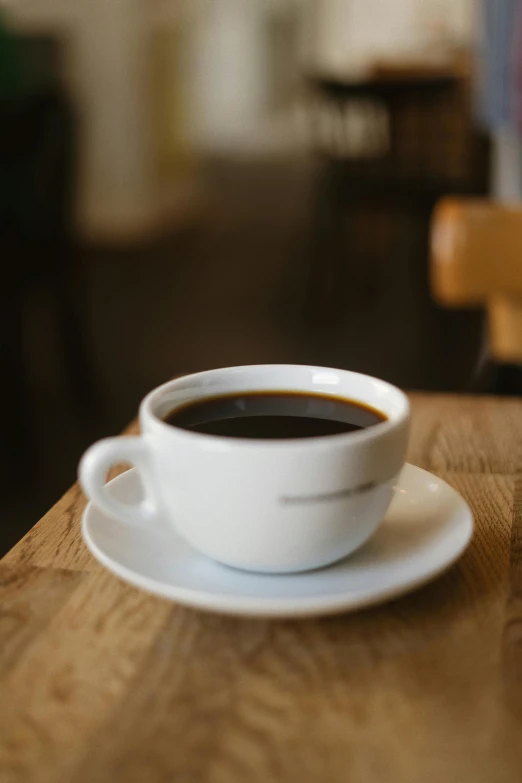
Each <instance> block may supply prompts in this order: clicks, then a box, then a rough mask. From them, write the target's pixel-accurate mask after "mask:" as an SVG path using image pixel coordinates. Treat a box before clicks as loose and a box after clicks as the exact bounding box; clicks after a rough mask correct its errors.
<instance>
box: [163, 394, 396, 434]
mask: <svg viewBox="0 0 522 783" xmlns="http://www.w3.org/2000/svg"><path fill="white" fill-rule="evenodd" d="M165 421H166V422H167V423H168V424H172V425H173V426H175V427H181V428H182V429H184V430H193V431H194V432H202V433H205V434H207V435H221V436H224V437H227V438H255V439H263V440H272V439H279V438H317V437H321V436H323V435H340V434H342V433H346V432H354V431H355V430H360V429H363V428H364V427H371V426H373V425H374V424H380V423H381V422H383V421H386V416H385V415H384V414H383V413H380V412H379V411H377V410H374V409H373V408H371V407H370V406H368V405H364V404H363V403H360V402H352V401H350V400H345V399H342V398H340V397H332V396H330V395H327V394H324V395H323V394H306V393H300V392H285V391H266V392H265V391H261V392H246V393H239V394H227V395H223V396H220V397H207V398H206V399H202V400H197V401H196V402H190V403H188V404H187V405H183V406H181V407H180V408H175V409H174V410H172V411H171V412H170V413H168V414H167V415H166V416H165Z"/></svg>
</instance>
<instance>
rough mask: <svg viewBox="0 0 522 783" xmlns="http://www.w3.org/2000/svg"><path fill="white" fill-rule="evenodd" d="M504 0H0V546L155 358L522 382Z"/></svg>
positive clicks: (146, 381)
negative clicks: (513, 339)
mask: <svg viewBox="0 0 522 783" xmlns="http://www.w3.org/2000/svg"><path fill="white" fill-rule="evenodd" d="M518 5H519V3H518V2H516V0H511V2H507V0H502V1H500V0H499V1H498V2H497V0H494V2H493V1H491V2H478V0H76V2H70V0H2V1H1V2H0V257H1V259H2V281H1V283H0V296H1V306H0V317H1V318H2V326H1V340H2V366H3V368H4V372H3V374H2V377H3V380H2V382H1V383H0V388H1V395H2V399H1V418H0V421H1V425H0V426H1V441H0V448H1V452H0V453H1V459H2V465H1V471H0V482H1V487H0V488H1V495H0V515H1V525H0V554H1V552H3V551H5V550H6V549H7V548H8V547H9V546H11V545H12V544H13V543H14V542H15V541H16V540H18V539H19V538H20V537H21V535H22V534H23V533H24V532H25V531H26V530H27V529H28V528H29V527H30V526H32V525H33V524H34V523H35V522H36V521H37V519H38V518H39V516H41V514H42V513H44V512H45V511H46V510H47V509H48V508H49V506H50V505H51V504H52V503H53V502H55V501H56V500H57V499H58V497H59V496H60V495H61V494H62V493H63V492H64V491H65V489H66V488H67V487H68V485H70V483H71V482H72V481H74V479H75V474H76V465H77V462H78V459H79V457H80V455H81V453H82V451H83V450H84V449H85V448H86V446H87V445H88V444H89V443H91V442H92V441H93V440H95V439H96V438H99V437H101V436H104V435H110V434H115V433H117V432H119V431H120V430H121V429H122V428H123V427H124V426H125V425H126V424H127V423H128V422H129V421H130V420H131V419H132V418H133V417H134V416H135V414H136V411H137V405H138V403H139V400H140V399H141V397H142V396H143V395H144V393H145V392H147V391H148V390H149V389H150V388H152V387H153V386H155V385H157V384H158V383H160V382H162V381H165V380H167V379H169V378H171V377H172V376H174V375H176V374H179V373H185V372H191V371H196V370H200V369H205V368H210V367H217V366H224V365H232V364H247V363H259V362H294V363H316V364H322V365H333V366H337V367H342V368H350V369H354V370H360V371H364V372H368V373H371V374H375V375H378V376H381V377H384V378H386V379H388V380H390V381H392V382H393V383H396V384H399V385H401V386H403V387H406V388H407V389H421V390H422V389H425V390H441V391H457V392H458V391H461V392H462V391H466V392H469V391H472V392H477V393H481V392H487V391H501V392H511V393H513V392H516V391H517V388H518V390H520V389H519V387H517V383H518V374H517V373H518V365H519V362H518V354H517V351H516V350H514V351H513V350H511V352H510V351H509V350H508V351H507V352H506V351H504V354H502V350H501V349H499V350H498V351H496V350H495V345H496V344H497V343H498V340H499V339H500V338H498V334H499V332H498V329H497V331H496V332H494V334H493V337H492V336H491V334H492V333H491V330H492V329H495V328H496V327H497V326H498V324H500V323H501V324H504V325H505V324H506V323H508V322H509V328H510V329H511V332H513V330H515V331H517V330H518V332H519V333H520V335H522V319H521V318H520V312H521V311H520V309H518V294H519V293H520V292H516V293H515V294H514V295H513V296H514V298H513V297H511V298H509V303H508V304H509V306H508V305H506V301H505V298H504V299H503V300H502V303H501V305H498V302H497V300H495V301H496V302H497V305H498V306H497V309H496V310H494V314H493V316H492V315H491V314H490V308H489V303H490V298H491V297H490V295H491V296H492V295H493V294H494V293H495V291H496V289H495V291H493V288H494V285H493V284H492V283H491V282H490V277H491V276H490V277H488V274H489V271H488V270H487V269H486V267H487V265H488V264H489V265H491V263H492V259H493V261H494V264H493V265H494V267H495V274H497V275H498V270H499V265H500V266H501V265H502V263H503V260H502V259H503V256H505V257H506V258H508V261H506V264H507V265H508V267H509V268H510V269H511V268H514V267H517V264H516V258H517V253H518V248H519V247H520V248H522V244H520V243H519V242H518V237H519V236H520V239H521V242H522V233H520V232H521V229H520V228H519V226H522V219H520V217H519V215H518V212H517V206H516V205H517V202H518V201H519V199H520V188H521V186H522V169H521V160H522V158H521V155H520V146H519V136H520V130H519V128H520V127H522V124H520V123H519V121H518V117H519V113H518V108H519V107H518V104H517V97H518V96H517V89H518V80H517V75H518V73H519V68H518V59H517V55H518V37H517V30H518V29H519V26H518ZM520 63H521V64H522V57H520ZM520 73H521V74H522V65H521V67H520ZM521 81H522V79H521ZM441 200H442V201H441ZM441 205H442V206H441ZM477 210H478V211H477ZM481 210H482V211H481ZM437 216H438V217H437ZM506 220H507V223H506V222H505V221H506ZM434 221H436V225H435V224H434ZM473 221H475V222H473ZM488 221H489V222H488ZM502 221H504V223H502ZM477 225H478V228H477ZM470 226H471V228H470ZM484 226H486V228H483V227H484ZM499 226H500V229H499ZM502 226H504V228H502ZM480 231H483V233H482V234H480ZM499 231H500V234H501V241H504V238H505V237H506V236H508V237H510V239H509V242H507V240H506V242H507V244H508V245H509V247H506V249H505V252H504V253H503V252H500V250H498V247H499V246H498V244H497V243H496V239H495V237H497V236H498V232H499ZM477 232H478V233H477ZM517 232H518V233H517ZM468 240H469V241H468ZM488 242H489V245H488ZM430 247H431V250H430ZM486 247H492V248H493V250H492V251H491V252H490V251H489V250H488V251H487V252H486V250H485V248H486ZM497 250H498V252H497ZM459 254H460V255H459ZM510 254H511V255H510ZM509 259H511V260H509ZM513 259H515V260H513ZM453 262H455V263H456V264H457V266H456V267H455V268H456V269H457V272H456V273H455V276H454V277H451V274H452V272H451V270H452V269H453ZM459 264H460V266H459ZM510 264H511V266H509V265H510ZM488 269H489V267H488ZM517 269H518V267H517ZM430 270H431V271H430ZM462 270H464V271H462ZM470 270H471V272H470ZM477 270H478V271H477ZM484 270H485V271H484ZM447 273H449V274H450V277H449V278H447V277H445V275H446V274H447ZM468 278H469V279H470V280H471V285H472V289H473V290H472V292H471V293H470V294H469V295H468V293H467V288H466V285H467V281H468ZM479 280H480V285H478V282H477V281H479ZM473 286H474V288H473ZM506 286H507V283H506ZM506 286H504V288H503V293H504V294H505V292H506V290H507V288H508V286H507V288H506ZM497 293H498V292H497ZM501 293H502V292H501ZM510 296H511V295H510ZM499 308H500V309H499ZM502 308H503V309H502ZM491 312H493V310H491ZM495 313H496V315H495ZM499 313H500V314H499ZM517 319H518V320H517ZM499 328H500V327H499ZM497 338H498V339H497ZM495 341H496V342H495ZM500 343H502V340H501V339H500ZM500 343H498V344H499V345H500ZM492 344H493V348H492V347H491V346H492ZM520 363H522V360H521V361H520Z"/></svg>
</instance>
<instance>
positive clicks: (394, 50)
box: [315, 0, 473, 72]
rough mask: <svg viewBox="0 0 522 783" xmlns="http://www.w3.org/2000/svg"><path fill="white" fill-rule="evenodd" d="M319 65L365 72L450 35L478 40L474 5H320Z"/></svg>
mask: <svg viewBox="0 0 522 783" xmlns="http://www.w3.org/2000/svg"><path fill="white" fill-rule="evenodd" d="M317 3H318V5H319V9H320V13H319V15H318V20H319V23H318V29H317V38H316V44H315V47H316V48H315V60H316V62H318V63H319V64H320V65H322V66H323V67H324V68H325V69H327V70H333V71H342V72H361V71H364V70H366V69H367V68H368V66H369V65H371V63H372V61H373V60H374V59H375V58H382V57H404V58H406V57H410V56H414V55H415V54H417V55H418V54H419V52H422V51H426V50H427V48H428V47H429V44H430V42H431V43H433V44H434V43H435V38H436V37H440V36H441V35H446V36H447V37H448V39H451V40H452V41H453V42H455V43H466V42H468V41H470V39H471V38H472V35H473V0H317Z"/></svg>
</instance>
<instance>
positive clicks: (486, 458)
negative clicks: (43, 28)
mask: <svg viewBox="0 0 522 783" xmlns="http://www.w3.org/2000/svg"><path fill="white" fill-rule="evenodd" d="M413 402H414V425H413V433H412V439H411V448H410V460H411V461H412V462H414V463H415V464H417V465H421V466H422V467H424V468H427V469H429V470H432V471H434V472H435V473H437V475H439V476H442V477H443V478H444V479H446V480H447V481H449V482H450V483H451V484H452V485H453V486H455V487H456V488H457V489H458V490H459V491H460V492H461V493H462V494H463V495H464V496H465V497H466V498H467V500H468V501H469V502H470V504H471V506H472V507H473V510H474V512H475V515H476V523H477V527H476V533H475V537H474V539H473V542H472V544H471V546H470V548H469V549H468V551H467V552H466V554H465V555H464V556H463V558H462V559H461V560H460V562H459V563H458V564H457V565H456V566H455V567H453V568H452V569H451V570H450V571H449V572H448V573H447V574H446V575H445V576H443V577H442V578H440V579H438V580H437V581H436V582H434V583H432V584H431V585H429V586H427V587H425V588H423V589H421V590H419V591H418V592H416V593H414V594H412V595H411V596H408V597H405V598H402V599H400V600H397V601H395V602H393V603H390V604H388V605H385V606H381V607H379V608H374V609H370V610H367V611H364V612H361V613H359V614H352V615H345V616H339V617H334V618H326V619H322V620H304V621H303V620H301V621H295V622H288V621H285V622H274V621H254V620H241V619H231V618H226V617H219V616H212V615H205V614H200V613H197V612H195V611H192V610H188V609H184V608H181V607H178V606H175V605H172V604H170V603H167V602H166V601H162V600H159V599H157V598H154V597H150V596H148V595H146V594H145V593H142V592H139V591H137V590H135V589H133V588H131V587H127V586H126V585H125V584H123V583H122V582H120V581H119V580H118V579H116V578H115V577H113V576H111V574H109V573H108V572H106V571H104V570H103V569H102V568H101V567H100V566H98V565H97V563H96V562H95V561H94V560H93V559H92V558H91V557H90V555H89V554H88V552H87V550H86V549H85V547H84V546H83V544H82V541H81V538H80V514H81V512H82V509H83V507H84V499H83V498H82V495H81V493H80V490H79V489H78V487H77V486H74V487H73V488H72V489H71V490H69V492H68V493H67V494H66V495H65V496H64V497H63V498H62V500H60V501H59V503H58V504H57V505H56V506H55V507H54V508H53V509H51V511H49V513H48V514H47V515H46V516H45V517H44V518H43V519H42V520H41V522H39V524H38V525H37V526H36V527H35V528H34V529H33V530H32V531H31V532H30V533H29V534H28V535H27V536H26V537H25V538H24V539H23V540H22V541H21V542H20V543H19V544H18V545H17V546H16V547H15V548H14V549H13V550H12V551H11V552H10V553H9V554H8V555H7V557H6V558H5V559H4V560H3V561H2V562H1V564H0V677H1V683H0V780H1V781H2V783H14V782H15V781H16V783H22V781H23V782H24V783H25V782H26V781H29V783H33V782H35V781H38V783H40V781H46V782H47V781H49V783H51V782H52V783H65V782H66V781H67V783H93V782H95V783H109V782H110V783H127V781H129V782H132V783H134V782H135V783H149V781H153V782H154V783H156V781H157V783H182V782H183V783H185V782H186V783H189V782H190V783H199V781H209V782H212V783H235V782H236V781H237V783H244V781H249V783H255V782H256V781H259V783H269V782H270V783H271V781H283V782H284V783H286V782H287V781H288V783H290V782H291V783H293V782H294V781H296V783H297V782H298V781H299V783H303V782H304V783H306V782H307V781H328V783H332V782H334V783H337V781H339V782H340V781H343V783H344V782H345V781H350V783H359V782H361V783H374V781H375V783H389V782H392V783H394V782H395V781H397V783H399V782H400V783H432V782H433V783H441V782H442V781H447V782H448V783H468V781H469V782H470V783H471V782H473V783H477V781H479V782H482V781H494V783H502V781H513V782H515V781H516V783H519V781H520V780H522V483H521V476H522V474H521V467H522V401H517V400H509V399H492V398H489V399H484V398H475V399H471V398H458V397H436V396H429V395H426V396H424V395H415V396H414V400H413Z"/></svg>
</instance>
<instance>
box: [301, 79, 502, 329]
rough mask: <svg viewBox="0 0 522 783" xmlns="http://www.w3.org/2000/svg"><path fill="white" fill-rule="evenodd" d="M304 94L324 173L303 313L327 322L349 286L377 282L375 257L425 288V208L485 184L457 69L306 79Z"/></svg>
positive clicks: (482, 154) (483, 161)
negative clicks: (404, 263)
mask: <svg viewBox="0 0 522 783" xmlns="http://www.w3.org/2000/svg"><path fill="white" fill-rule="evenodd" d="M309 90H310V99H309V100H310V114H311V136H312V145H313V146H314V148H315V150H316V152H317V154H318V155H319V157H320V159H321V161H322V175H321V177H320V181H319V184H318V187H317V194H316V208H315V222H314V228H313V230H312V234H311V249H310V265H311V271H310V276H309V294H308V297H307V312H308V313H309V314H311V315H312V317H315V318H316V319H318V320H321V319H323V318H328V317H330V318H331V317H334V318H335V317H336V316H337V315H338V313H339V311H340V310H341V309H342V304H343V292H344V291H345V289H346V287H347V286H350V285H359V286H360V288H361V290H362V291H363V290H364V289H368V288H370V292H371V290H372V287H373V288H374V287H375V286H378V285H379V275H378V273H377V271H378V269H379V264H380V263H382V262H383V260H387V263H386V265H387V266H388V267H389V268H390V270H389V271H390V274H392V275H393V274H396V275H399V274H401V273H402V270H401V269H400V268H399V267H400V264H401V263H402V259H403V258H404V257H405V256H409V265H410V268H409V269H408V270H407V273H408V274H412V275H416V276H419V275H420V276H421V277H422V278H423V282H424V287H425V288H426V290H427V277H426V270H427V259H428V236H429V220H430V215H431V211H432V209H433V206H434V205H435V203H436V202H437V200H438V199H439V198H441V197H442V196H443V195H446V194H448V193H484V192H486V191H487V186H488V151H487V142H486V140H485V139H484V137H483V136H482V135H481V134H480V133H479V132H478V131H477V130H476V128H475V127H474V124H473V116H472V110H471V106H470V85H469V79H468V78H467V77H466V75H465V72H463V70H462V69H461V68H457V67H455V68H453V69H452V68H429V67H427V66H426V67H425V68H420V67H407V66H403V67H399V66H397V67H395V68H394V67H392V65H385V64H383V65H382V66H376V68H375V69H374V71H373V73H372V74H370V75H369V76H368V77H367V78H361V79H357V80H353V79H350V80H348V79H341V78H339V77H335V78H331V77H327V76H321V75H319V74H318V75H311V76H310V77H309ZM339 235H341V236H342V241H340V240H339ZM336 245H337V246H340V247H343V248H344V251H345V252H344V253H343V252H339V250H337V251H335V250H334V248H335V247H336ZM382 282H384V285H385V286H386V281H385V280H384V281H382ZM370 298H371V295H370Z"/></svg>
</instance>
